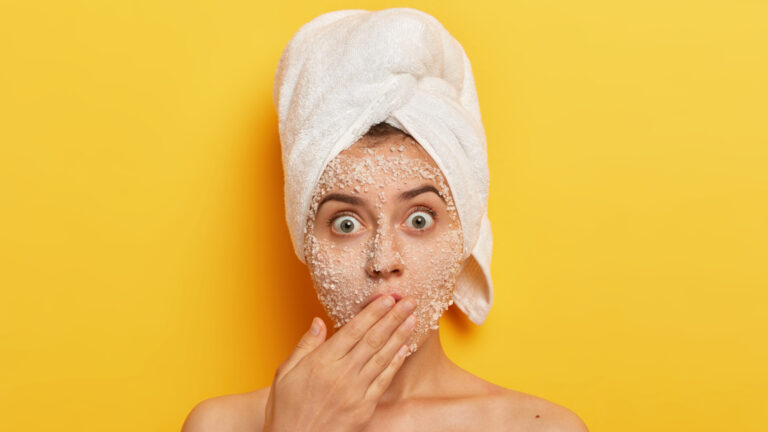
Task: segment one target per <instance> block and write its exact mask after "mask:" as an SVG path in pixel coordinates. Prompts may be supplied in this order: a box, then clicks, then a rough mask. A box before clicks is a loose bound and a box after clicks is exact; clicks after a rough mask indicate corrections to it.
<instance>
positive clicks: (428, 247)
mask: <svg viewBox="0 0 768 432" xmlns="http://www.w3.org/2000/svg"><path fill="white" fill-rule="evenodd" d="M389 11H391V12H389ZM342 12H344V13H341V14H336V15H333V14H326V15H325V16H321V17H319V18H318V19H316V20H315V21H313V23H319V24H318V25H317V26H316V27H315V28H318V29H320V28H322V29H324V30H323V31H324V32H325V33H323V35H324V36H328V35H329V30H328V29H329V28H331V29H333V28H334V27H333V25H330V24H333V23H336V26H335V28H337V29H339V33H338V34H343V35H346V36H347V37H352V39H354V37H353V36H349V35H354V30H353V31H350V29H349V28H344V27H343V26H345V25H351V28H352V29H359V28H364V26H363V27H361V26H359V25H358V24H359V23H355V22H353V21H352V18H354V19H358V18H364V19H365V21H364V24H367V25H369V28H368V30H367V31H365V32H362V33H360V34H361V35H362V37H364V38H371V35H373V39H372V40H373V41H374V42H375V41H379V40H387V48H388V47H391V46H392V44H393V42H392V39H391V38H390V37H389V36H388V34H389V33H387V34H384V36H383V37H382V36H381V33H380V32H382V31H383V32H391V31H392V30H391V29H392V28H393V26H394V28H395V29H396V32H397V34H398V35H402V34H403V33H407V32H408V31H409V26H410V29H411V30H413V31H416V32H420V33H418V34H417V35H416V37H415V38H405V39H404V40H407V41H408V44H409V45H408V46H409V47H410V46H411V44H415V45H418V40H419V39H418V36H420V35H423V32H424V26H422V25H421V24H420V25H418V26H412V24H413V22H414V20H424V21H422V22H421V23H426V24H428V25H432V26H434V25H435V24H434V22H435V21H433V20H434V18H431V17H429V16H425V15H426V14H423V13H421V12H418V11H414V10H412V9H394V10H387V11H379V12H373V13H370V12H365V11H342ZM329 15H330V18H329ZM340 17H341V18H342V19H339V18H340ZM344 17H347V18H346V19H347V21H344V19H343V18H344ZM427 17H428V18H427ZM378 19H381V21H378V22H379V23H380V24H382V27H379V28H377V26H376V24H377V21H376V20H378ZM313 23H310V24H313ZM329 23H330V24H329ZM329 25H330V27H329ZM311 28H312V25H309V26H305V27H304V28H303V29H302V31H303V32H304V37H303V39H304V40H310V41H312V43H320V42H322V41H321V39H322V36H321V37H319V38H318V39H312V38H309V39H308V38H307V37H306V33H307V31H308V29H310V30H311ZM382 29H383V30H382ZM431 31H440V28H439V27H435V28H433V29H432V30H431ZM377 32H379V33H378V34H379V35H378V36H376V35H377ZM299 33H300V35H299V36H301V33H302V32H301V31H300V32H299ZM330 34H331V35H333V31H330ZM297 39H298V40H299V41H301V40H302V37H295V38H294V41H292V45H289V49H287V50H286V52H289V51H290V52H292V53H293V54H291V55H297V56H299V58H300V59H301V61H302V62H305V61H306V62H307V63H311V64H314V66H313V67H314V68H315V69H318V68H319V69H320V70H321V72H323V73H326V72H328V71H331V70H332V69H331V68H330V67H326V66H323V65H322V62H323V61H324V60H326V59H327V58H328V56H332V53H323V52H318V50H320V51H321V48H322V46H321V45H311V46H310V49H309V50H308V49H307V48H306V47H304V49H299V48H301V47H297V44H298V43H299V42H295V41H296V40H297ZM331 39H333V40H338V39H337V38H335V37H331ZM318 41H319V42H318ZM414 41H415V42H414ZM355 43H356V42H355V40H347V41H346V45H345V46H354V45H355ZM368 45H369V44H368ZM395 45H397V44H395ZM437 49H438V48H434V49H433V52H432V54H429V53H428V54H429V55H428V56H429V57H430V58H434V57H435V55H434V54H435V50H437ZM309 53H312V54H309ZM379 54H381V53H379ZM312 55H314V56H315V57H313V59H314V62H313V61H309V60H307V57H311V56H312ZM351 55H353V56H359V55H360V54H359V53H354V52H353V53H352V54H351ZM285 56H286V54H284V58H283V59H281V66H280V68H279V69H280V70H279V72H278V82H279V83H278V84H279V85H277V86H276V89H278V92H277V93H279V94H277V95H276V96H277V97H276V99H277V105H278V111H279V115H280V120H281V141H283V151H284V155H283V156H284V158H283V162H284V168H285V172H286V209H287V211H288V217H287V219H288V221H289V227H290V228H291V234H292V238H293V240H294V245H295V246H296V250H297V254H298V255H299V257H300V258H303V261H304V262H306V264H307V266H308V268H309V271H310V274H311V276H312V280H313V282H314V286H315V289H316V291H317V294H318V299H319V300H320V302H321V303H322V305H323V307H324V309H325V311H326V312H327V313H328V315H329V316H330V317H331V318H332V320H333V321H334V323H335V327H337V328H339V329H338V331H336V332H335V333H334V334H333V335H332V336H329V335H328V333H329V331H328V328H327V327H326V324H325V322H324V321H323V320H322V319H320V318H317V317H316V318H315V319H314V321H313V324H312V327H311V328H310V329H309V330H308V331H307V332H306V333H305V334H304V335H303V336H302V338H301V340H300V341H298V343H297V346H296V348H295V350H294V351H293V352H292V353H291V354H290V356H289V357H288V358H287V359H286V360H285V361H284V362H283V363H282V364H281V365H280V367H279V368H278V370H277V371H276V373H275V376H274V381H273V383H272V385H271V386H270V387H267V388H263V389H259V390H255V391H253V392H250V393H245V394H235V395H227V396H220V397H215V398H212V399H208V400H206V401H203V402H201V403H200V404H198V405H197V406H196V407H195V408H194V409H193V410H192V412H191V413H190V414H189V416H188V418H187V420H186V422H185V424H184V427H183V432H202V431H265V432H310V431H323V432H325V431H328V432H353V431H354V432H362V431H366V432H367V431H483V432H489V431H502V430H503V431H574V432H575V431H585V430H586V428H585V426H584V424H583V423H582V422H581V420H580V419H579V418H578V417H577V416H576V415H575V414H574V413H573V412H571V411H569V410H568V409H566V408H564V407H561V406H559V405H556V404H554V403H552V402H548V401H546V400H544V399H541V398H538V397H535V396H531V395H527V394H524V393H520V392H517V391H513V390H508V389H505V388H503V387H500V386H498V385H495V384H492V383H490V382H487V381H484V380H482V379H480V378H479V377H476V376H474V375H472V374H471V373H469V372H467V371H465V370H463V369H461V368H460V367H459V366H457V365H456V364H454V363H453V362H452V361H451V360H450V359H449V358H448V357H447V356H446V354H445V352H444V351H443V348H442V346H441V342H440V337H439V328H438V321H439V319H440V317H441V315H442V314H443V312H444V311H445V310H446V309H447V308H448V307H449V306H450V305H451V304H453V303H454V300H456V302H457V305H458V306H460V307H461V309H462V310H464V311H465V312H467V311H469V313H468V314H471V317H474V318H475V319H477V317H478V316H480V320H482V319H483V318H484V314H483V309H482V303H481V302H479V301H476V300H473V299H472V296H473V295H474V294H473V291H472V289H477V290H479V291H478V293H480V294H482V291H483V290H487V289H488V287H486V286H485V284H487V282H486V281H485V280H483V277H482V275H483V274H486V275H487V274H489V273H488V272H487V271H486V272H485V273H483V272H478V269H483V268H485V269H487V263H488V261H487V260H483V259H482V257H481V255H482V253H481V252H482V251H479V252H478V250H477V249H476V244H477V243H478V242H482V241H483V240H482V239H479V237H480V234H478V226H479V225H480V224H481V219H480V218H479V217H473V216H472V215H473V214H478V215H483V214H485V208H482V209H479V210H483V211H481V212H477V211H474V210H478V208H476V207H478V206H483V207H484V202H485V196H484V194H487V192H485V191H487V176H483V175H478V176H476V177H473V178H470V177H472V176H473V175H474V174H473V172H476V171H481V172H482V171H483V169H484V170H485V171H486V172H487V161H486V160H485V159H484V158H480V159H479V161H480V163H479V164H478V158H477V157H470V158H469V159H468V160H462V159H461V158H467V157H468V156H467V155H470V156H471V155H478V154H480V153H482V152H484V146H482V147H480V146H481V144H482V143H483V141H482V140H480V141H477V140H475V141H473V138H472V137H469V138H467V136H468V135H467V134H466V133H464V132H463V131H461V130H459V129H455V128H460V127H461V126H462V124H469V125H470V126H472V123H461V119H460V118H458V119H453V121H450V122H447V123H446V122H443V123H440V124H441V125H443V126H441V127H439V128H437V129H432V130H437V132H435V133H436V134H435V133H433V134H432V135H430V133H429V129H430V128H429V127H422V128H420V127H419V126H418V123H417V122H416V120H415V118H414V117H412V116H409V115H408V114H409V111H408V109H409V106H408V105H407V104H406V105H403V106H401V107H400V109H397V110H392V104H391V103H385V104H383V105H375V103H380V102H381V100H383V99H384V98H382V97H375V98H373V99H370V98H362V99H360V98H357V95H359V94H360V93H359V92H356V91H351V92H349V93H350V94H353V99H354V98H357V99H355V100H363V101H365V102H364V105H365V106H364V107H362V109H361V110H359V111H357V112H355V110H354V103H353V102H354V101H353V99H347V100H346V101H347V102H349V103H348V104H346V105H344V106H345V108H344V109H343V110H341V112H342V113H346V112H349V113H351V114H350V115H351V116H352V117H350V120H349V123H350V124H357V126H356V127H365V126H364V123H363V125H362V126H361V125H360V124H359V123H360V122H359V121H358V120H359V118H360V113H364V114H369V113H371V112H375V111H376V110H377V109H384V110H390V111H391V113H392V116H391V117H389V121H388V122H381V123H375V124H373V126H369V127H368V128H367V130H366V131H364V132H365V133H363V134H362V136H360V137H359V138H354V141H353V142H352V143H351V144H350V145H346V146H342V147H344V148H343V149H342V150H341V151H338V152H336V153H335V154H334V150H333V149H331V147H334V146H333V144H336V143H338V142H340V140H341V141H343V139H344V137H347V139H349V137H354V136H355V135H356V134H354V133H350V134H342V135H341V138H338V137H336V138H334V139H332V140H329V142H330V143H331V145H330V147H328V146H327V147H323V146H322V145H321V144H322V141H318V138H317V137H318V136H320V135H318V134H313V133H311V132H312V130H327V129H324V128H326V126H327V125H328V124H329V123H328V122H327V121H325V120H323V118H322V115H321V114H322V106H318V105H317V104H316V103H314V102H311V100H312V99H311V97H310V95H311V93H304V94H302V93H301V91H300V90H301V89H298V90H296V89H293V91H291V92H287V93H286V91H287V90H286V87H285V83H286V82H288V81H290V79H289V78H286V77H290V76H291V72H290V69H291V68H290V63H291V59H290V58H288V59H287V60H286V59H285ZM335 62H336V63H335V64H338V59H336V60H335ZM350 63H354V64H356V65H357V66H355V67H356V68H357V69H354V70H353V71H352V72H353V73H354V74H355V75H357V74H358V73H359V72H361V71H360V68H363V67H364V66H361V65H363V64H367V63H365V62H362V63H361V62H354V61H352V62H350ZM345 64H346V63H345ZM305 69H306V67H303V69H302V70H305ZM438 69H439V70H440V71H443V72H445V71H446V70H447V68H446V67H445V65H441V67H440V68H438ZM334 70H335V69H334ZM400 78H401V77H400V76H397V77H395V79H394V80H388V81H387V82H388V83H391V82H394V83H399V82H398V81H397V80H398V79H400ZM440 79H441V80H444V79H446V78H445V77H443V78H440ZM462 79H466V75H465V76H464V77H463V78H462ZM322 81H324V80H320V79H317V80H312V79H308V78H305V79H304V84H305V85H307V86H308V88H310V89H311V90H312V92H315V93H317V89H321V88H322ZM325 81H327V80H325ZM294 82H302V79H301V78H300V77H299V78H297V79H296V80H294ZM339 82H340V83H342V85H341V87H339V86H338V83H339ZM446 82H447V81H446ZM470 82H471V80H470ZM344 85H347V86H348V87H347V88H351V87H354V78H349V79H347V80H342V81H338V80H337V81H336V84H334V85H332V86H331V87H333V88H334V90H333V91H332V95H334V96H335V95H337V94H339V93H340V92H341V93H343V91H340V90H339V88H342V89H343V88H344ZM407 85H409V84H408V83H407V82H406V83H404V84H403V86H406V88H409V87H407ZM439 85H443V84H441V83H438V86H439ZM431 86H432V84H430V85H429V86H428V89H431V91H437V92H441V91H444V90H445V89H439V88H437V87H431ZM393 88H396V87H393ZM353 90H354V89H353ZM465 90H466V89H465ZM361 91H362V90H361ZM471 91H472V92H474V86H472V89H471ZM385 93H386V92H385ZM450 93H451V92H450V91H448V92H447V94H450ZM432 96H434V93H432V94H431V95H427V94H425V95H423V97H424V98H425V100H428V101H430V104H431V105H429V106H430V107H434V108H435V112H436V113H437V114H435V118H434V119H433V120H435V119H437V120H441V121H442V120H446V119H450V117H451V116H453V113H452V112H451V111H445V110H444V108H445V107H441V106H440V104H441V102H440V101H439V100H438V99H434V98H432ZM320 99H323V100H325V101H326V102H327V104H328V105H330V106H331V108H333V105H334V104H333V103H332V98H331V97H326V98H320ZM329 100H330V102H329ZM372 100H374V101H376V102H370V101H372ZM398 100H399V99H398ZM409 100H410V99H409ZM462 100H463V101H464V103H469V104H471V103H472V98H471V97H469V98H463V99H462ZM296 101H298V102H296ZM307 101H310V104H311V105H312V110H302V109H301V107H298V108H292V107H291V106H290V105H291V104H292V103H302V102H307ZM371 103H374V105H371ZM413 103H417V102H413ZM475 103H476V102H475ZM323 106H324V105H323ZM445 106H447V107H449V108H450V109H453V108H455V106H456V104H454V103H452V102H450V103H446V105H445ZM382 107H385V108H382ZM411 108H413V109H414V110H415V109H416V108H415V107H411ZM441 109H443V111H441ZM301 112H303V113H304V116H303V117H302V116H299V115H297V114H296V113H301ZM329 112H332V115H333V116H334V117H333V118H334V119H335V121H336V123H332V124H333V125H336V126H338V125H344V124H346V123H345V121H344V119H343V115H342V114H339V110H338V108H335V109H331V110H329ZM291 113H293V114H291ZM430 115H432V114H430V113H426V114H423V115H422V116H421V117H420V119H421V120H423V121H425V122H427V121H429V119H430ZM291 116H293V117H291ZM478 116H479V114H478ZM356 119H357V120H356ZM291 121H294V122H295V123H296V125H300V126H292V125H291V124H290V123H291ZM467 121H470V122H471V119H470V120H467ZM393 123H395V124H399V125H401V126H402V127H395V126H393V125H392V124H393ZM404 124H408V125H409V126H410V127H405V126H404ZM446 125H447V126H446ZM475 126H476V124H475ZM291 127H296V128H298V129H297V130H299V132H300V133H291V132H290V128H291ZM452 128H453V129H452ZM342 129H343V128H342ZM403 129H408V130H409V131H418V132H419V133H420V136H422V138H421V139H422V141H421V142H420V141H419V140H418V139H416V138H415V137H414V136H413V135H412V134H409V133H408V132H405V131H404V130H403ZM470 129H471V130H473V131H475V132H477V131H478V130H479V129H478V128H477V127H474V126H473V127H470ZM446 131H447V133H448V135H443V136H441V135H440V133H441V132H446ZM294 132H295V131H294ZM302 137H304V138H306V139H307V140H308V141H307V142H308V143H311V144H312V145H314V146H315V147H311V146H307V145H304V146H302V142H301V139H302ZM451 137H453V138H451ZM462 137H463V138H462ZM451 139H454V141H451ZM437 143H439V144H440V145H441V146H442V147H439V148H438V147H436V145H435V144H437ZM451 143H453V144H451ZM451 145H453V146H454V147H450V146H451ZM473 146H474V147H475V149H474V150H473V148H472V147H473ZM426 148H429V149H431V150H432V152H433V154H434V155H437V156H438V157H439V158H440V159H439V160H440V161H441V162H442V166H443V167H448V168H445V170H448V172H447V173H446V172H445V171H444V169H442V168H441V164H440V163H438V162H437V161H436V160H435V158H434V157H432V156H431V155H430V153H429V152H428V151H427V150H426ZM457 150H461V151H457ZM478 151H479V152H480V153H478ZM297 152H298V153H297ZM326 155H330V156H332V157H330V158H328V162H327V163H324V161H323V160H322V159H325V158H326ZM451 158H459V159H458V162H464V163H459V164H456V163H451ZM302 161H303V164H302ZM318 161H320V163H318ZM454 162H455V161H454ZM478 166H480V169H478V168H477V167H478ZM313 167H314V168H313ZM313 169H314V170H315V171H313ZM318 169H319V171H317V170H318ZM462 169H465V170H467V171H465V172H463V174H462V175H460V176H459V175H458V174H456V172H457V171H460V170H462ZM314 172H317V175H314V174H313V173H314ZM448 174H450V175H448ZM451 175H452V176H453V178H450V177H451ZM315 178H316V179H317V180H316V181H315V180H314V179H315ZM462 181H463V182H464V183H462ZM484 183H485V186H484ZM308 187H310V188H309V189H307V188H308ZM457 190H458V191H459V192H458V193H457ZM305 191H306V200H303V199H293V198H294V197H295V196H298V195H302V194H304V193H305ZM473 191H474V194H473V193H472V192H473ZM457 195H458V196H457ZM478 196H479V200H477V199H476V198H478ZM486 196H487V195H486ZM473 199H475V200H473ZM473 205H474V206H475V207H473ZM292 222H295V223H292ZM486 240H487V239H486ZM299 252H301V253H299ZM468 252H472V253H468ZM478 257H480V258H479V261H478ZM478 262H479V264H478ZM467 272H474V273H471V274H474V275H475V276H477V275H478V274H479V275H480V278H479V279H473V278H469V279H467V276H466V275H467ZM462 278H464V279H462ZM459 282H460V283H459ZM457 286H461V287H463V288H462V289H464V291H462V292H461V293H459V292H458V291H457V290H456V287H457ZM467 287H469V288H467ZM458 294H461V295H458ZM480 294H478V295H480ZM459 301H460V302H461V303H459ZM478 305H480V306H478ZM478 310H479V311H480V312H478ZM485 312H487V309H485Z"/></svg>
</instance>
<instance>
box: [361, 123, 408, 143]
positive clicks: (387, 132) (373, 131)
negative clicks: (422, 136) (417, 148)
mask: <svg viewBox="0 0 768 432" xmlns="http://www.w3.org/2000/svg"><path fill="white" fill-rule="evenodd" d="M391 135H402V136H403V137H404V138H406V137H407V138H413V137H412V136H411V135H410V134H408V133H406V132H404V131H402V130H400V129H398V128H396V127H394V126H392V125H391V124H389V123H384V122H381V123H376V124H375V125H373V126H371V127H370V129H368V132H366V133H365V135H363V136H364V137H368V138H384V137H388V136H391ZM374 141H378V140H374Z"/></svg>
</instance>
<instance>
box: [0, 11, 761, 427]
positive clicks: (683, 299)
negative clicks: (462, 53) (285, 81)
mask: <svg viewBox="0 0 768 432" xmlns="http://www.w3.org/2000/svg"><path fill="white" fill-rule="evenodd" d="M288 3H290V2H288ZM292 3H293V4H286V2H282V3H279V2H271V3H269V4H266V3H265V2H262V1H243V0H230V1H221V0H220V1H206V2H188V1H168V0H165V1H158V0H141V1H119V2H118V1H111V2H110V1H97V0H92V1H82V0H81V1H67V2H61V1H51V0H43V1H16V2H12V1H3V2H2V4H1V5H0V56H1V58H2V67H0V110H1V111H0V119H1V120H0V122H2V126H1V127H0V222H1V223H0V289H2V297H1V299H0V407H2V408H0V411H1V412H2V414H0V430H4V431H20V430H28V431H43V430H72V431H75V430H77V431H105V430H109V431H137V430H141V431H169V430H176V429H178V428H180V426H181V423H182V422H183V420H184V418H185V416H186V414H187V413H188V412H189V410H190V409H191V408H192V406H193V405H194V404H195V403H197V402H199V401H200V400H202V399H205V398H208V397H212V396H215V395H219V394H225V393H235V392H245V391H249V390H251V389H255V388H258V387H263V386H266V385H268V384H269V383H270V380H271V377H272V373H273V370H274V368H275V367H276V366H277V365H278V364H279V363H280V362H281V361H282V360H283V358H284V357H285V356H286V355H287V354H288V353H289V352H290V350H291V349H292V347H293V344H294V343H295V341H296V339H297V338H298V336H299V335H300V334H301V333H302V332H303V331H305V328H306V327H308V326H309V323H310V320H311V318H312V315H313V314H318V315H321V314H322V310H321V308H320V306H319V305H318V303H317V300H316V298H315V296H314V291H313V290H312V288H311V285H310V280H309V278H308V275H307V272H306V269H305V267H303V265H302V264H301V263H300V262H299V261H298V260H297V259H296V258H295V256H294V255H293V251H292V249H291V245H290V242H289V238H288V231H287V227H286V224H285V220H284V213H283V204H282V170H281V166H280V148H279V141H278V136H277V124H276V116H275V112H274V108H273V106H272V101H271V92H272V79H273V76H274V75H273V74H274V72H275V68H276V64H277V60H278V58H279V55H280V53H281V51H282V49H283V48H284V46H285V44H286V43H287V42H288V40H289V38H290V37H291V35H292V34H293V33H294V32H295V31H296V30H297V29H298V27H299V26H300V25H302V24H303V23H305V22H307V21H309V20H310V19H311V18H313V17H315V16H317V15H319V14H320V13H323V12H326V11H329V10H334V9H342V8H364V9H381V8H385V7H392V6H404V5H408V6H412V7H416V8H420V9H422V10H425V11H427V12H429V13H431V14H433V15H434V16H436V17H437V18H438V19H439V20H441V21H442V22H443V23H444V25H445V26H446V27H447V28H448V29H449V30H450V31H451V32H452V33H453V34H454V36H456V38H457V39H458V40H459V41H461V43H462V44H463V45H464V47H465V49H466V50H467V53H468V54H469V57H470V58H471V60H472V61H473V64H474V70H475V76H476V80H477V87H478V92H479V95H480V103H481V109H482V112H483V116H484V121H485V126H486V129H487V134H488V143H489V158H490V170H491V196H490V218H491V221H492V223H493V229H494V239H495V245H494V246H495V248H494V258H493V277H494V280H495V287H496V297H495V303H494V306H493V309H492V311H491V314H490V316H489V318H488V320H487V322H486V324H484V325H483V326H480V327H477V326H475V325H473V324H471V323H470V322H468V321H467V320H466V319H465V318H464V317H463V316H462V315H460V314H458V313H457V312H456V311H455V310H453V311H452V312H450V313H449V314H448V315H446V317H445V318H444V319H443V322H442V329H443V334H442V338H443V341H444V344H445V346H446V350H447V352H448V354H449V356H450V357H451V358H453V359H454V360H455V361H456V362H457V363H458V364H459V365H461V366H463V367H465V368H466V369H468V370H470V371H472V372H474V373H475V374H477V375H479V376H481V377H483V378H486V379H488V380H491V381H493V382H496V383H499V384H501V385H504V386H506V387H509V388H514V389H518V390H522V391H525V392H530V393H533V394H536V395H539V396H542V397H545V398H548V399H550V400H553V401H555V402H558V403H560V404H563V405H565V406H567V407H570V408H571V409H573V410H574V411H576V412H577V413H578V414H579V415H580V416H581V417H582V418H583V419H584V420H585V421H586V423H587V425H588V426H589V427H590V429H591V430H592V431H624V432H632V431H643V432H645V431H659V430H669V431H682V430H685V431H705V430H706V431H764V430H766V427H768V410H766V406H768V398H767V397H766V393H765V392H766V388H768V372H766V364H768V344H766V336H765V335H766V334H768V322H767V320H766V318H765V315H766V310H767V309H768V308H767V307H766V306H767V303H768V270H767V265H766V264H767V263H768V251H767V249H768V246H767V244H768V126H767V123H766V121H767V119H768V102H766V101H768V48H767V47H768V25H766V22H768V3H766V2H763V1H756V0H753V1H747V0H741V1H737V0H730V1H724V0H723V1H720V2H712V1H693V0H687V1H669V0H646V1H636V2H625V1H607V0H606V1H597V0H587V1H581V2H576V1H566V0H560V1H538V0H537V1H514V2H501V1H499V2H466V1H462V2H458V1H453V2H446V1H434V2H427V1H412V2H408V3H407V4H406V3H396V2H384V1H367V2H350V1H301V2H298V1H295V2H292ZM323 316H324V315H323Z"/></svg>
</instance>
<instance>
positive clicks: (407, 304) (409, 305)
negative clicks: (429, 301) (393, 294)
mask: <svg viewBox="0 0 768 432" xmlns="http://www.w3.org/2000/svg"><path fill="white" fill-rule="evenodd" d="M414 309H416V302H414V301H413V300H412V299H408V300H406V301H405V310H408V311H412V310H414Z"/></svg>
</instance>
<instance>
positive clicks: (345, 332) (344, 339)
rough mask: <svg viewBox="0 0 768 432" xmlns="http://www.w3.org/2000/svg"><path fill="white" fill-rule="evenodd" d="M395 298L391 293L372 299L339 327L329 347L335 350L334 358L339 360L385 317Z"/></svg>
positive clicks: (329, 341) (328, 343) (329, 342)
mask: <svg viewBox="0 0 768 432" xmlns="http://www.w3.org/2000/svg"><path fill="white" fill-rule="evenodd" d="M394 305H395V299H394V298H393V297H392V296H391V295H384V296H381V297H380V298H377V299H375V300H374V301H372V302H371V303H370V304H369V305H368V306H366V307H365V308H363V310H361V311H360V312H359V313H358V314H357V315H355V317H354V318H352V319H351V320H350V321H349V322H348V323H346V324H345V325H344V326H342V327H341V329H339V331H337V332H336V334H334V335H333V336H332V337H331V338H330V339H328V341H327V342H326V344H327V345H329V348H330V349H331V351H332V352H333V356H334V359H336V360H338V359H340V358H342V357H344V356H345V355H347V353H348V352H349V351H350V350H351V349H352V348H353V347H354V346H355V344H357V342H358V341H360V340H361V339H362V338H363V336H365V334H366V333H367V332H368V329H370V328H371V327H372V326H373V325H374V324H376V323H377V322H378V321H379V320H380V319H381V317H383V316H384V315H385V314H386V313H387V312H389V310H390V309H392V306H394Z"/></svg>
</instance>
